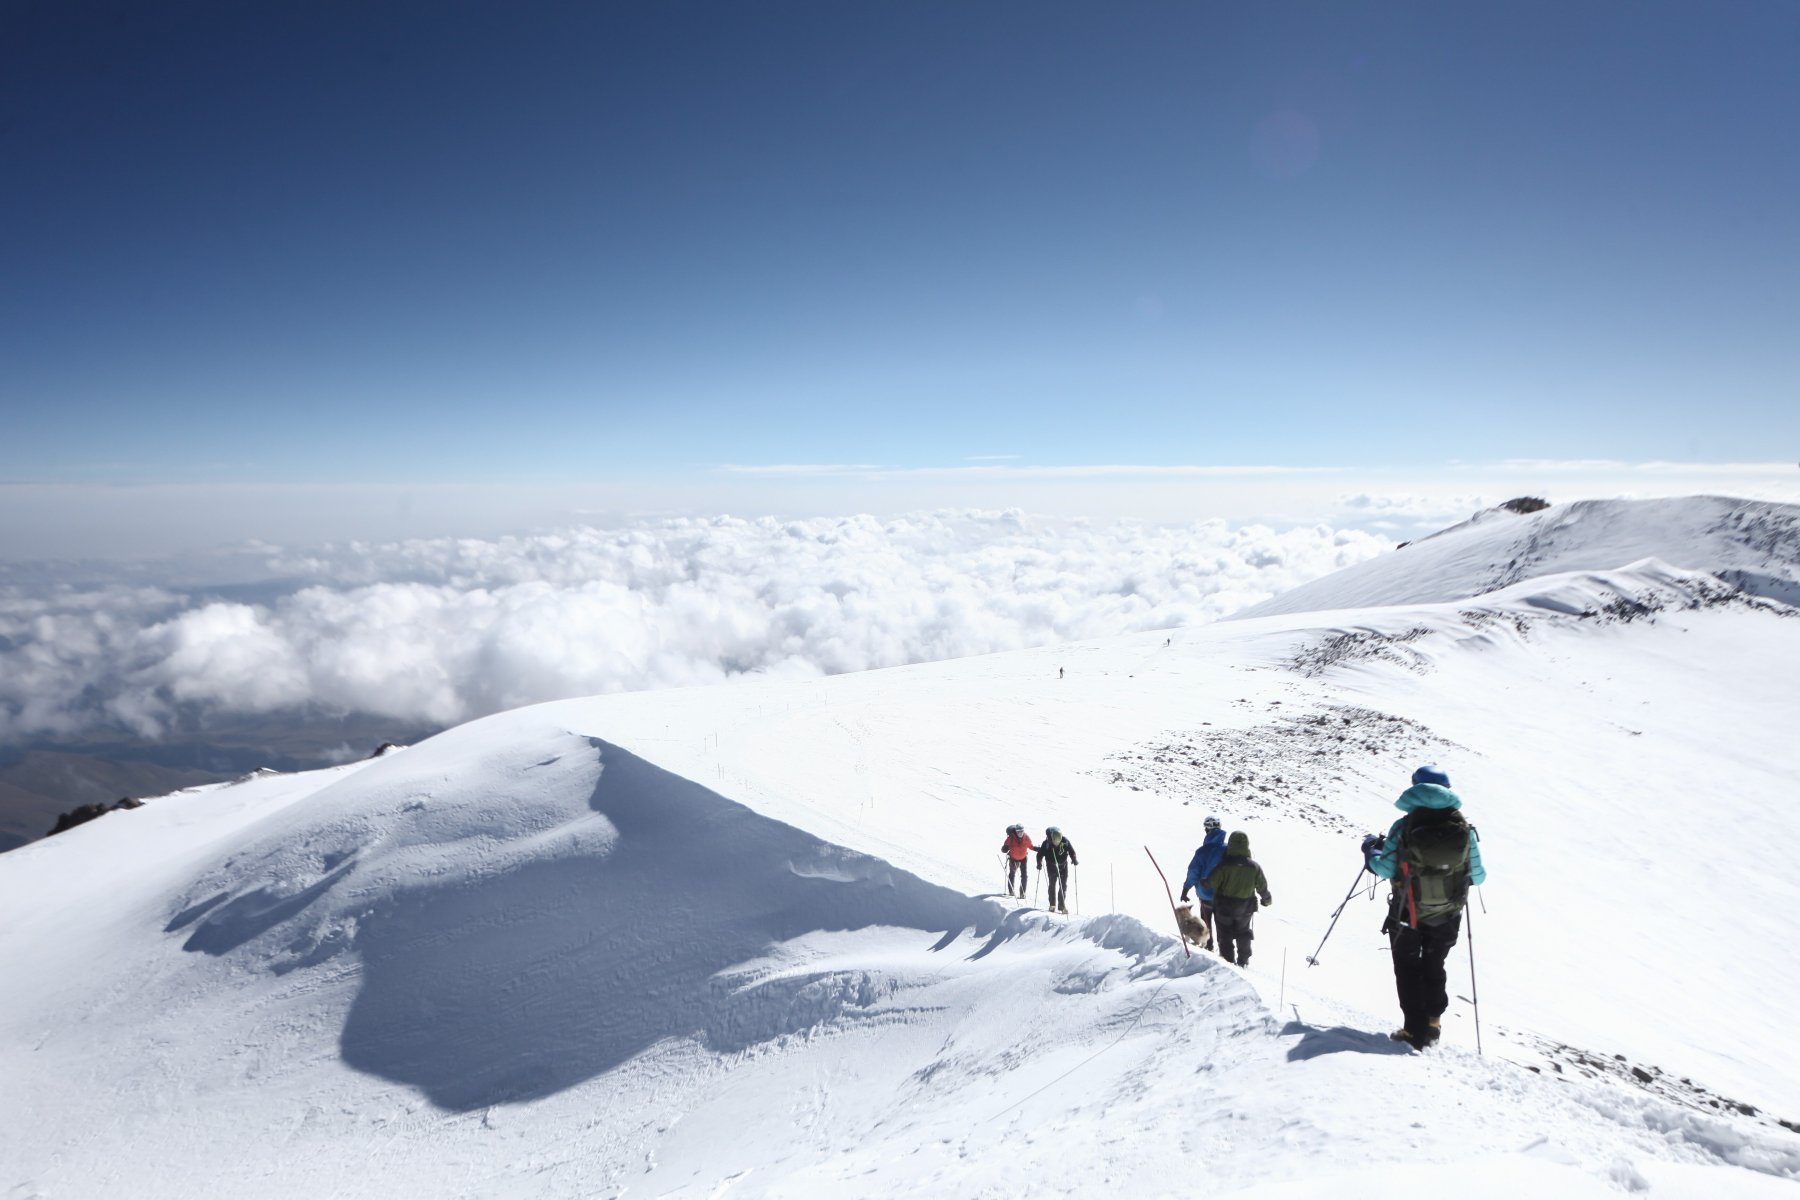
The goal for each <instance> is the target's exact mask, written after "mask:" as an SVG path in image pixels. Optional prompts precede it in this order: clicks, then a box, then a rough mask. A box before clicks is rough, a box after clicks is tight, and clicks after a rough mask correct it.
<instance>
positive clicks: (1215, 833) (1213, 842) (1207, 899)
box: [1181, 816, 1225, 949]
mask: <svg viewBox="0 0 1800 1200" xmlns="http://www.w3.org/2000/svg"><path fill="white" fill-rule="evenodd" d="M1201 827H1202V828H1203V829H1205V830H1206V836H1205V838H1204V839H1203V840H1202V841H1201V842H1200V848H1199V849H1197V850H1195V851H1194V857H1193V860H1192V861H1191V862H1189V863H1188V872H1187V882H1185V883H1183V884H1182V885H1181V901H1182V903H1183V904H1185V903H1187V898H1188V893H1189V892H1191V891H1193V890H1194V889H1195V888H1199V889H1200V923H1201V924H1202V925H1204V926H1206V943H1205V944H1206V947H1207V948H1209V949H1210V948H1212V947H1214V946H1216V945H1217V943H1216V942H1215V941H1214V939H1213V894H1212V889H1210V888H1207V887H1202V886H1201V883H1200V881H1201V880H1202V879H1205V878H1206V877H1207V876H1208V875H1211V874H1212V873H1213V872H1214V871H1216V870H1218V868H1219V864H1220V863H1221V862H1223V861H1224V860H1225V830H1224V829H1223V828H1222V827H1221V826H1220V824H1219V818H1217V817H1210V816H1209V817H1207V818H1206V820H1205V821H1203V822H1201Z"/></svg>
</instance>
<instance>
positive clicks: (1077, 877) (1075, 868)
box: [1069, 863, 1081, 917]
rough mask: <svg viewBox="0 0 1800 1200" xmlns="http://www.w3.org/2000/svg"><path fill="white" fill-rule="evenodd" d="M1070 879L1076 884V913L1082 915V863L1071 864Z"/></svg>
mask: <svg viewBox="0 0 1800 1200" xmlns="http://www.w3.org/2000/svg"><path fill="white" fill-rule="evenodd" d="M1069 879H1070V880H1071V881H1072V882H1073V883H1074V884H1075V915H1076V916H1078V917H1079V916H1080V915H1081V864H1080V863H1070V864H1069Z"/></svg>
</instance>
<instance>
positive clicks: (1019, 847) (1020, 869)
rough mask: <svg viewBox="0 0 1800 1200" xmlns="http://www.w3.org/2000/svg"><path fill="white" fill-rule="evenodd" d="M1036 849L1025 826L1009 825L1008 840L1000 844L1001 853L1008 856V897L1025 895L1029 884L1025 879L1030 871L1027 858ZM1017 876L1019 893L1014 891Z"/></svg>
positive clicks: (1007, 829) (1007, 830)
mask: <svg viewBox="0 0 1800 1200" xmlns="http://www.w3.org/2000/svg"><path fill="white" fill-rule="evenodd" d="M1035 849H1037V847H1036V846H1034V845H1032V844H1031V835H1030V834H1029V833H1026V832H1025V827H1024V826H1023V825H1008V826H1007V827H1006V840H1005V841H1004V842H1001V843H1000V853H1002V854H1004V855H1006V894H1007V895H1009V896H1024V895H1025V890H1026V889H1025V884H1026V882H1027V880H1026V878H1025V877H1026V875H1027V874H1028V873H1029V871H1030V867H1029V866H1028V865H1027V864H1026V861H1025V856H1026V855H1028V854H1030V853H1031V852H1032V851H1033V850H1035ZM1015 875H1016V876H1018V879H1019V884H1018V890H1017V891H1014V890H1013V876H1015Z"/></svg>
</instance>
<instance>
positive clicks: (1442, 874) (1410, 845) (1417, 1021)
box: [1363, 763, 1487, 1049]
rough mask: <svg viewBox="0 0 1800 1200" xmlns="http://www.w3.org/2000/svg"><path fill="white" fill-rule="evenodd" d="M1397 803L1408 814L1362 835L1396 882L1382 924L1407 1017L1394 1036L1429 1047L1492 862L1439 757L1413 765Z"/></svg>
mask: <svg viewBox="0 0 1800 1200" xmlns="http://www.w3.org/2000/svg"><path fill="white" fill-rule="evenodd" d="M1394 807H1395V808H1397V809H1399V810H1400V811H1401V813H1402V814H1404V815H1403V816H1401V817H1400V819H1399V820H1397V821H1395V822H1394V824H1393V825H1392V827H1390V828H1389V829H1388V832H1387V836H1386V837H1381V836H1379V835H1376V834H1371V835H1370V836H1369V837H1366V838H1364V839H1363V861H1364V862H1365V863H1366V864H1367V866H1368V868H1369V870H1370V871H1372V872H1374V873H1375V874H1376V875H1379V876H1380V877H1381V878H1383V879H1388V880H1392V881H1393V885H1394V886H1393V891H1392V893H1391V895H1390V896H1389V898H1388V919H1387V923H1386V924H1385V925H1383V926H1382V932H1383V933H1385V934H1387V935H1388V948H1389V950H1390V951H1392V953H1393V956H1394V989H1395V991H1397V992H1398V993H1399V996H1400V1011H1401V1013H1402V1014H1403V1016H1404V1018H1405V1024H1404V1025H1402V1026H1401V1027H1400V1028H1399V1029H1397V1030H1395V1031H1394V1035H1393V1036H1394V1038H1395V1040H1396V1041H1403V1042H1408V1043H1410V1044H1411V1045H1413V1046H1416V1047H1418V1048H1419V1049H1424V1048H1425V1047H1426V1046H1429V1045H1431V1044H1432V1043H1434V1042H1436V1041H1437V1040H1438V1032H1439V1026H1440V1023H1441V1022H1442V1019H1443V1016H1444V1010H1445V1009H1446V1008H1448V1007H1450V997H1449V995H1448V992H1447V988H1446V984H1445V972H1444V960H1445V959H1446V958H1447V957H1449V954H1450V948H1451V947H1452V946H1454V945H1456V936H1457V934H1458V933H1459V932H1460V931H1461V929H1462V915H1463V908H1464V907H1465V905H1466V904H1467V903H1468V899H1469V888H1470V887H1471V886H1472V885H1474V884H1478V883H1483V882H1485V881H1486V880H1487V868H1485V867H1484V866H1482V865H1481V837H1480V835H1479V834H1477V833H1476V832H1475V829H1474V827H1473V826H1471V825H1470V824H1469V823H1468V821H1467V820H1466V819H1465V818H1464V817H1463V815H1462V812H1461V809H1462V797H1460V796H1458V795H1457V794H1456V793H1455V792H1453V791H1451V790H1450V777H1449V776H1448V775H1446V774H1445V773H1444V772H1443V771H1442V770H1440V769H1439V768H1438V767H1437V766H1436V765H1435V764H1431V763H1427V764H1426V765H1425V766H1422V767H1420V768H1419V769H1418V770H1416V771H1414V772H1413V776H1412V786H1411V787H1409V788H1407V789H1406V791H1404V792H1402V793H1401V794H1400V798H1399V799H1398V800H1396V801H1394Z"/></svg>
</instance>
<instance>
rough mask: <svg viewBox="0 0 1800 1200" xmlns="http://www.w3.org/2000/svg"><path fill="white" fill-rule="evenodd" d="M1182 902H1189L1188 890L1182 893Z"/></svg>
mask: <svg viewBox="0 0 1800 1200" xmlns="http://www.w3.org/2000/svg"><path fill="white" fill-rule="evenodd" d="M1181 902H1182V903H1183V904H1186V903H1187V902H1188V897H1187V893H1186V892H1183V893H1181Z"/></svg>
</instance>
